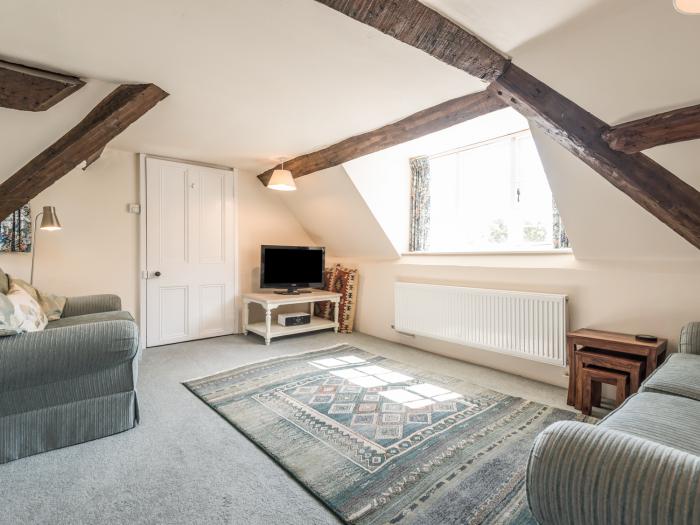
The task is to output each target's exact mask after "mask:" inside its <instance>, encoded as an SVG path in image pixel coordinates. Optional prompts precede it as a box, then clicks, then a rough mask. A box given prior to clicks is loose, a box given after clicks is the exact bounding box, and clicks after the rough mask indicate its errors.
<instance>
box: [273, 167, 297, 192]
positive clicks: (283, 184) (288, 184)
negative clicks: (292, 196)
mask: <svg viewBox="0 0 700 525" xmlns="http://www.w3.org/2000/svg"><path fill="white" fill-rule="evenodd" d="M267 187H268V188H270V189H271V190H277V191H294V190H296V189H297V185H296V183H295V182H294V177H293V176H292V172H291V171H289V170H285V169H281V170H275V171H273V172H272V177H270V182H268V183H267Z"/></svg>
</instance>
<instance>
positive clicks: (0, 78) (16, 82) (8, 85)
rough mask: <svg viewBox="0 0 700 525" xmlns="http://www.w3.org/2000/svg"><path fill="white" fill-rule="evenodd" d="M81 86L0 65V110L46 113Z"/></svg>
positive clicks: (46, 73)
mask: <svg viewBox="0 0 700 525" xmlns="http://www.w3.org/2000/svg"><path fill="white" fill-rule="evenodd" d="M84 85H85V82H83V81H82V80H80V79H79V78H75V77H69V76H66V75H59V74H56V73H51V72H49V71H43V70H40V69H34V68H30V67H26V66H21V65H19V64H12V63H10V62H2V61H0V107H4V108H9V109H19V110H22V111H46V110H47V109H49V108H50V107H53V106H55V105H56V104H58V103H59V102H60V101H61V100H63V99H64V98H66V97H67V96H68V95H70V94H71V93H74V92H76V91H77V90H79V89H80V88H81V87H83V86H84Z"/></svg>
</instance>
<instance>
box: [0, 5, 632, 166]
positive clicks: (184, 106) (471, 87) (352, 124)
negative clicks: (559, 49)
mask: <svg viewBox="0 0 700 525" xmlns="http://www.w3.org/2000/svg"><path fill="white" fill-rule="evenodd" d="M603 1H604V0H567V1H566V2H562V1H560V0H530V1H528V2H522V0H502V1H499V2H493V1H491V0H425V3H426V4H427V5H429V6H431V7H433V8H435V9H437V10H439V11H441V12H443V13H444V14H446V15H447V16H450V17H452V18H453V19H455V20H456V21H457V22H459V23H461V24H462V25H464V26H465V27H468V28H469V29H470V30H471V31H473V32H475V33H477V34H479V35H480V36H481V37H482V38H484V40H486V41H488V42H490V43H492V44H493V45H495V46H496V47H497V48H499V49H500V50H502V51H504V52H509V53H510V52H512V51H514V50H516V48H518V47H520V46H523V45H524V44H526V43H528V42H530V41H532V40H533V39H537V38H539V37H541V36H542V35H543V34H545V33H548V32H551V31H555V30H556V29H557V28H559V27H560V26H562V25H564V24H566V23H569V22H570V21H571V20H572V19H573V18H575V17H577V16H582V15H583V14H585V13H586V12H587V11H590V10H591V8H592V6H594V5H596V4H600V3H601V2H603ZM615 1H618V0H615ZM607 3H608V4H610V3H611V1H610V0H607ZM613 3H614V2H613ZM0 58H5V59H9V60H14V61H18V62H23V63H27V64H34V65H37V66H43V67H46V68H50V69H54V70H57V71H63V72H66V73H73V74H77V75H80V76H81V77H83V78H87V79H97V80H99V81H104V82H111V83H119V82H154V83H156V84H158V85H159V86H161V87H162V88H163V89H165V90H166V91H168V92H169V93H170V94H171V96H170V97H169V98H168V99H166V100H165V101H164V102H162V103H161V104H160V105H159V106H158V107H157V108H156V109H155V110H153V111H152V112H151V113H149V114H148V115H146V116H145V117H143V118H142V119H141V120H139V121H138V122H137V123H135V124H134V125H132V126H131V128H129V129H128V130H127V131H126V132H124V133H123V134H122V135H120V136H119V137H118V138H117V139H115V140H114V141H113V142H112V143H111V146H112V147H116V148H119V149H124V150H127V151H137V152H148V153H154V154H161V155H170V156H175V157H183V158H188V159H192V160H201V161H207V162H213V163H218V164H225V165H233V166H237V167H239V168H242V169H249V170H254V171H262V170H263V169H266V168H267V167H269V166H271V165H273V164H275V163H276V161H277V160H278V159H279V158H282V157H293V156H296V155H299V154H302V153H306V152H309V151H313V150H315V149H318V148H320V147H322V146H325V145H328V144H332V143H335V142H337V141H339V140H342V139H344V138H347V137H348V136H351V135H354V134H357V133H361V132H364V131H367V130H370V129H374V128H377V127H379V126H382V125H385V124H387V123H389V122H393V121H395V120H398V119H400V118H402V117H404V116H406V115H409V114H411V113H414V112H416V111H418V110H421V109H424V108H426V107H430V106H432V105H435V104H437V103H439V102H442V101H444V100H447V99H450V98H454V97H457V96H460V95H463V94H466V93H470V92H474V91H478V90H480V89H482V88H483V85H482V84H481V82H479V81H477V80H475V79H473V78H470V77H469V76H467V75H465V74H463V73H462V72H460V71H458V70H456V69H453V68H451V67H449V66H447V65H444V64H442V63H440V62H438V61H437V60H435V59H433V58H431V57H429V56H427V55H426V54H424V53H422V52H420V51H418V50H415V49H413V48H411V47H409V46H406V45H404V44H401V43H400V42H397V41H396V40H394V39H392V38H390V37H387V36H385V35H382V34H381V33H379V32H378V31H375V30H373V29H371V28H369V27H367V26H364V25H363V24H360V23H357V22H355V21H354V20H351V19H350V18H348V17H346V16H344V15H341V14H339V13H336V12H335V11H333V10H331V9H329V8H327V7H325V6H323V5H321V4H319V3H317V2H315V1H314V0H199V1H197V2H192V1H190V0H149V1H147V2H144V1H142V0H121V1H119V2H114V1H112V0H91V1H90V2H85V1H84V0H61V1H60V2H56V1H55V0H2V2H0ZM111 83H109V84H100V83H95V82H93V85H92V86H90V87H89V88H91V89H92V91H91V93H78V94H76V95H73V96H72V97H69V99H67V100H66V101H64V102H62V103H61V104H59V105H58V106H57V107H55V108H53V109H52V110H50V111H49V113H48V114H46V113H45V114H41V116H34V115H27V114H26V113H21V112H16V111H10V110H0V138H7V139H8V140H7V141H5V142H4V144H6V145H8V148H7V151H8V154H7V155H6V156H5V157H4V158H3V159H0V180H2V179H4V178H6V177H7V176H9V175H10V174H11V171H10V170H11V169H12V168H13V167H18V166H21V165H22V164H23V163H24V162H26V161H27V160H29V159H30V158H31V156H30V155H28V153H29V152H31V151H36V152H38V151H41V149H43V148H44V147H46V146H47V145H48V144H49V143H50V141H51V140H53V139H55V138H58V137H60V136H61V135H62V134H63V133H64V132H65V131H66V130H67V129H69V128H70V127H71V126H72V125H74V124H75V123H76V122H77V121H78V120H79V119H80V118H81V117H82V116H83V115H84V114H85V113H87V111H89V109H91V108H92V107H93V106H94V104H95V103H96V102H97V101H98V100H99V98H100V96H102V95H103V94H106V93H107V92H108V91H109V89H110V88H111V87H112V84H111ZM89 88H85V89H84V90H83V91H88V90H89ZM98 95H99V96H98ZM18 129H20V130H22V131H23V133H21V134H18V133H17V132H16V130H18ZM14 141H17V147H16V148H15V147H14V145H13V142H14Z"/></svg>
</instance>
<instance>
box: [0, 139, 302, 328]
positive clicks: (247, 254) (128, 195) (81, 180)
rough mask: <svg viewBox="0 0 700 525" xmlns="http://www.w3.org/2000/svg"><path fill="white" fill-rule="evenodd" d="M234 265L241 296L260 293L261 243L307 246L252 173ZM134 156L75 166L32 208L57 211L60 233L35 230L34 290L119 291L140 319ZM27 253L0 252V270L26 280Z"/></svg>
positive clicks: (110, 153) (244, 190)
mask: <svg viewBox="0 0 700 525" xmlns="http://www.w3.org/2000/svg"><path fill="white" fill-rule="evenodd" d="M238 191H239V196H238V203H239V210H238V221H239V266H240V288H241V291H242V292H246V291H251V290H254V289H256V288H257V284H258V282H259V277H258V271H259V265H260V245H261V244H300V245H307V244H312V241H311V240H310V239H309V237H308V235H306V232H305V231H304V230H303V229H302V228H301V226H300V225H299V223H298V222H297V220H296V219H295V218H294V217H293V216H292V215H291V214H290V213H289V211H288V210H287V209H286V207H285V206H284V205H283V204H282V203H281V201H280V200H279V197H278V195H277V194H276V193H274V192H272V191H270V190H267V189H265V188H264V187H263V186H262V185H261V184H260V182H259V181H258V179H257V178H256V177H255V175H254V174H253V173H249V172H240V174H239V181H238ZM137 202H140V199H139V174H138V156H137V155H136V154H134V153H129V152H123V151H118V150H113V149H108V150H106V151H105V153H104V155H103V156H102V157H101V158H100V159H99V160H98V161H97V162H95V163H94V164H93V165H92V166H91V167H90V168H88V170H87V171H82V170H81V169H80V168H77V169H75V170H73V171H72V172H70V173H69V174H68V175H66V176H65V177H63V178H62V179H60V180H59V181H58V182H56V183H55V184H54V185H53V186H51V187H49V188H48V189H47V190H45V191H43V192H42V193H41V194H40V195H39V196H38V197H36V198H35V199H34V200H32V202H31V206H32V212H33V213H38V212H39V211H41V207H42V206H44V205H52V206H56V210H57V213H58V216H59V219H60V220H61V223H62V226H63V229H62V230H61V231H58V232H44V231H40V232H39V246H38V250H39V251H38V252H37V255H36V259H37V261H36V267H35V284H36V285H37V286H38V287H39V288H41V289H42V290H46V291H47V292H53V293H58V294H63V295H84V294H93V293H116V294H118V295H119V296H120V297H121V298H122V302H123V307H124V309H125V310H129V311H130V312H132V314H134V316H135V317H136V318H137V319H138V303H139V301H138V286H139V267H138V246H139V244H138V239H139V216H138V215H134V214H130V213H128V212H127V204H128V203H137ZM30 262H31V255H30V254H6V253H3V254H0V268H2V269H3V270H4V271H6V272H7V273H9V274H10V275H13V276H16V277H20V278H23V279H27V280H28V279H29V271H30Z"/></svg>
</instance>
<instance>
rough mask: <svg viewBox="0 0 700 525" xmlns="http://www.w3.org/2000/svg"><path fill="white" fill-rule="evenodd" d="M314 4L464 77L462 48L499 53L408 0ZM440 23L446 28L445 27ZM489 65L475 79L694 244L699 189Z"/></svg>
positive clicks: (528, 83)
mask: <svg viewBox="0 0 700 525" xmlns="http://www.w3.org/2000/svg"><path fill="white" fill-rule="evenodd" d="M317 1H318V2H321V3H323V4H325V5H328V6H329V7H332V8H333V9H336V10H337V11H340V12H341V13H344V14H346V15H348V16H350V17H352V18H354V19H356V20H358V21H360V22H363V23H365V24H368V25H370V26H372V27H377V28H378V29H380V30H381V31H383V32H384V33H386V34H388V35H391V36H393V37H395V38H398V39H399V40H401V41H402V42H405V43H408V44H410V45H412V46H413V47H416V48H418V49H422V50H423V51H425V52H427V53H429V54H431V55H432V56H434V57H436V58H439V59H440V60H442V61H443V62H446V63H447V64H450V65H452V66H454V67H457V68H459V69H462V70H464V71H467V72H469V73H471V74H474V73H472V72H471V71H468V69H467V68H466V67H465V64H467V65H469V64H470V62H469V60H468V56H467V55H468V54H469V52H471V53H472V54H473V55H474V59H473V61H472V64H474V65H478V64H482V65H483V66H487V65H488V63H489V61H488V57H489V56H491V57H496V56H501V55H500V54H499V53H498V52H497V51H496V50H493V49H490V48H488V46H487V45H486V44H484V43H483V42H481V43H480V45H473V48H472V49H471V51H468V50H466V49H465V47H464V44H463V42H472V43H473V39H474V38H475V37H474V36H473V35H471V34H470V33H468V32H467V31H465V30H464V29H462V28H460V27H459V26H456V25H455V24H453V23H452V22H450V21H449V20H447V19H446V18H444V17H442V16H441V15H440V14H438V13H436V12H434V11H432V10H430V9H429V8H427V7H425V6H423V8H421V7H420V6H416V5H415V4H416V3H418V2H415V0H317ZM426 10H427V11H429V12H426ZM445 28H449V30H448V31H447V32H445ZM484 47H486V48H488V49H490V51H491V54H489V52H488V50H484ZM495 63H497V64H500V66H497V67H491V68H489V67H482V68H481V70H482V71H486V70H489V71H491V72H492V74H490V75H483V76H482V77H481V78H484V79H492V80H495V82H494V83H493V84H492V87H495V88H497V89H498V91H499V92H500V93H501V95H500V96H501V97H502V98H503V100H504V101H505V102H506V103H508V104H509V105H510V106H512V107H513V108H515V109H516V110H518V111H520V112H521V113H522V114H523V115H525V116H526V117H528V118H529V119H530V120H532V121H533V122H535V123H536V124H538V125H539V126H541V127H543V128H544V129H545V131H546V132H547V133H549V134H550V135H551V136H552V137H553V138H554V139H555V140H556V141H557V142H559V143H560V144H561V145H563V146H564V147H565V148H567V149H568V150H569V151H571V152H572V153H574V154H575V155H576V156H577V157H579V158H580V159H581V160H583V161H584V162H586V164H588V165H589V166H590V167H591V168H593V169H594V170H596V171H597V172H598V173H599V174H600V175H602V176H603V177H604V178H605V179H606V180H608V181H609V182H610V183H611V184H613V185H614V186H615V187H616V188H618V189H620V190H621V191H622V192H623V193H625V194H626V195H628V196H629V197H630V198H632V200H634V201H635V202H636V203H638V204H639V205H640V206H642V207H643V208H644V209H645V210H647V211H649V212H650V213H651V214H652V215H654V216H655V217H656V218H658V219H659V220H660V221H662V222H663V223H664V224H666V225H667V226H669V227H670V228H672V229H673V230H674V231H676V232H677V233H678V234H679V235H681V236H682V237H683V238H684V239H686V240H687V241H688V242H690V243H691V244H692V245H694V246H695V247H697V248H700V192H698V191H697V190H696V189H695V188H693V187H692V186H690V185H689V184H686V183H685V182H683V181H682V180H681V179H679V178H678V177H676V176H675V175H673V174H672V173H671V172H669V171H668V170H667V169H665V168H664V167H662V166H660V165H659V164H657V163H656V162H654V161H653V160H651V159H650V158H649V157H647V156H645V155H643V154H641V153H634V154H630V155H628V154H626V153H622V152H619V151H615V150H613V149H611V148H610V147H609V146H608V143H607V142H606V141H605V140H604V139H603V138H602V134H603V132H605V131H606V130H607V129H608V126H607V124H605V123H604V122H603V121H601V120H599V119H597V118H596V117H594V116H593V115H591V114H590V113H588V112H586V111H585V110H584V109H582V108H581V107H579V106H577V105H576V104H574V103H573V102H572V101H570V100H568V99H567V98H565V97H564V96H562V95H561V94H559V93H557V92H556V91H554V90H553V89H551V88H550V87H549V86H547V85H546V84H544V83H542V82H540V81H539V80H537V79H536V78H534V77H532V76H531V75H529V74H528V73H526V72H525V71H523V70H522V69H520V68H518V67H516V66H515V65H512V64H510V65H509V62H508V61H507V60H506V59H505V58H503V61H502V62H500V63H499V62H497V61H496V62H495ZM477 72H478V70H477ZM476 76H479V75H478V74H477V75H476Z"/></svg>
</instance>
